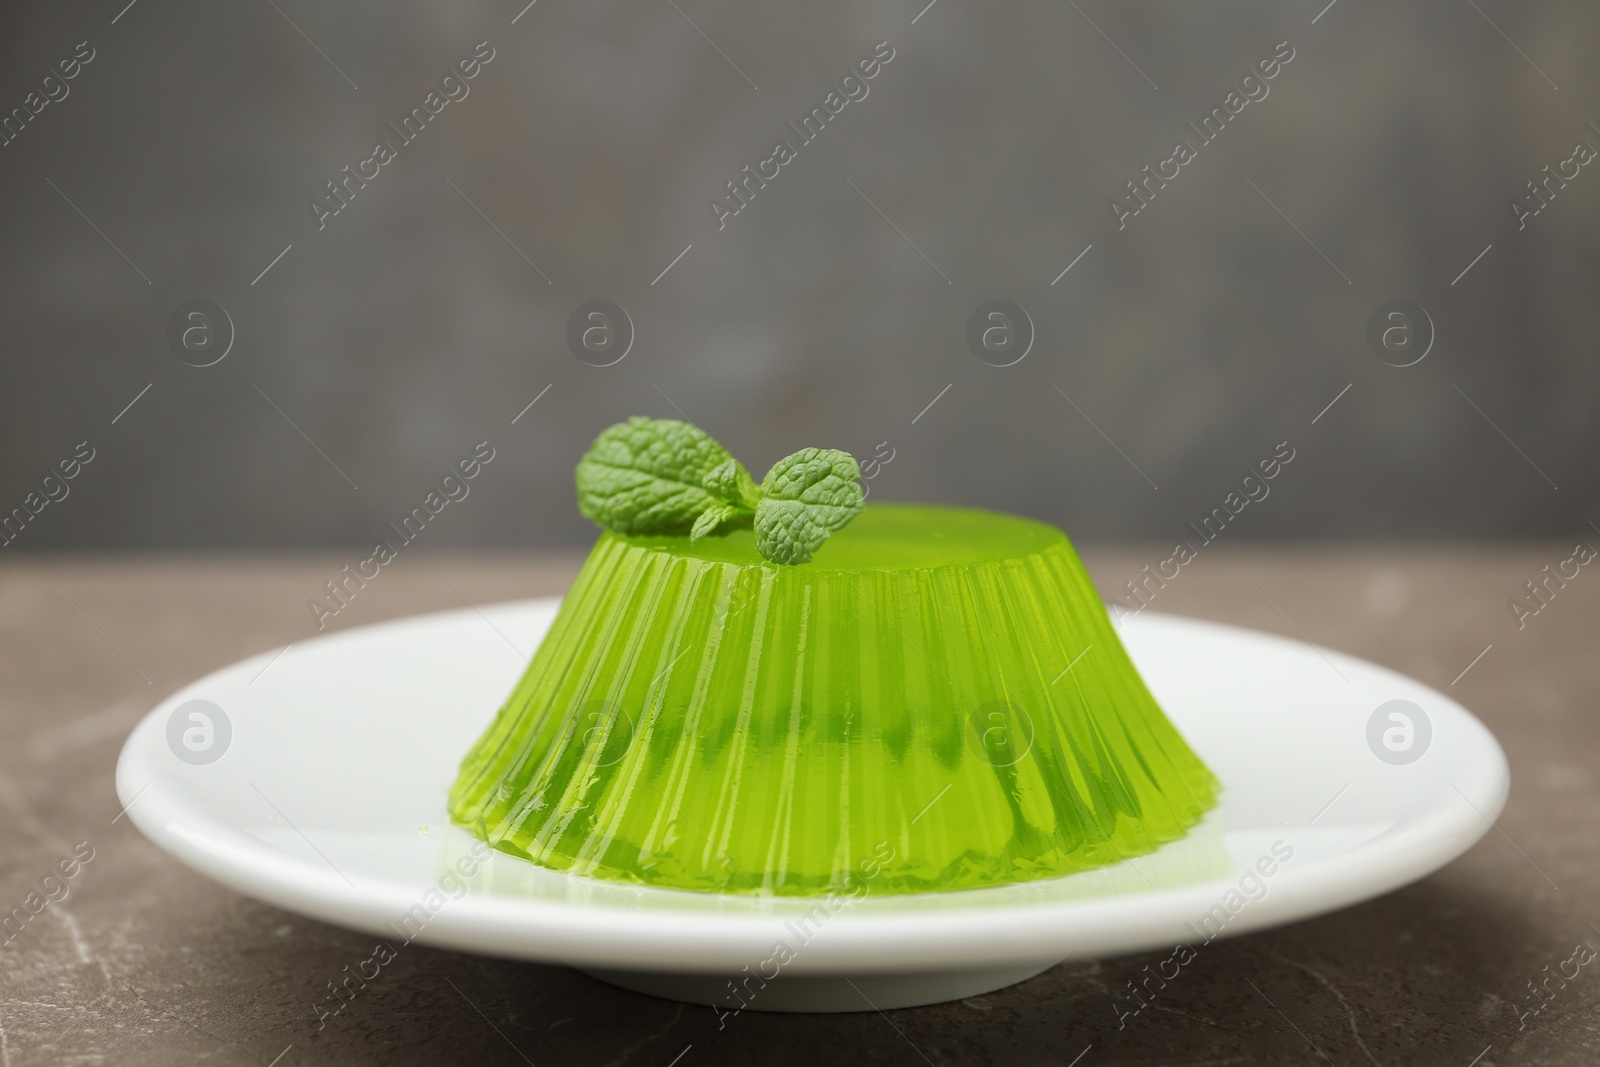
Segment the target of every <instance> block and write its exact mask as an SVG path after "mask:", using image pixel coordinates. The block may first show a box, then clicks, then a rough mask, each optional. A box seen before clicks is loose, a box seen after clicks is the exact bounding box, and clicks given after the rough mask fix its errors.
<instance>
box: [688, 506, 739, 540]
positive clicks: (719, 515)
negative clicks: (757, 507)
mask: <svg viewBox="0 0 1600 1067" xmlns="http://www.w3.org/2000/svg"><path fill="white" fill-rule="evenodd" d="M739 514H741V512H740V510H739V509H738V508H736V507H734V506H733V505H732V504H712V505H711V506H710V507H709V508H706V510H704V511H702V512H701V513H700V517H699V518H698V519H695V520H694V526H693V527H692V528H691V529H690V530H689V540H691V541H698V540H700V538H702V537H704V536H706V535H707V534H709V533H714V532H715V531H716V529H717V527H718V526H721V525H722V524H723V523H725V522H727V521H728V520H729V519H731V518H733V517H734V516H735V515H739ZM746 514H748V513H746Z"/></svg>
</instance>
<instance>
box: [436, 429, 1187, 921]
mask: <svg viewBox="0 0 1600 1067" xmlns="http://www.w3.org/2000/svg"><path fill="white" fill-rule="evenodd" d="M636 421H642V420H636ZM630 425H631V424H630ZM706 440H709V438H706ZM598 447H599V443H597V448H598ZM717 447H718V448H720V446H717ZM816 451H817V450H808V452H811V453H815V452H816ZM679 455H680V458H681V453H679ZM829 455H831V456H835V457H836V456H844V454H843V453H830V454H829ZM711 458H713V459H714V458H717V457H715V456H713V457H711ZM845 459H846V460H848V459H849V457H848V456H845ZM830 462H835V463H837V461H833V460H830ZM780 466H781V465H780ZM849 466H850V467H852V468H853V466H854V461H853V460H849ZM836 469H837V468H836ZM740 470H741V471H742V468H740ZM779 474H780V471H779V469H778V468H774V473H773V474H769V475H768V478H767V480H766V481H765V482H763V483H762V487H760V488H759V489H757V490H756V492H757V493H758V494H759V493H760V492H761V491H762V490H765V489H768V487H770V486H778V485H779V484H780V481H779V480H778V478H777V477H776V476H777V475H779ZM583 477H584V476H583V471H582V468H580V493H581V492H582V491H583V489H584V482H583ZM722 477H723V479H724V481H726V471H724V472H723V476H722ZM691 480H692V479H691ZM746 480H748V479H747V478H746ZM630 484H631V483H630ZM751 484H752V485H753V483H751ZM651 491H655V490H654V489H652V490H651ZM770 492H772V493H773V494H775V495H776V494H777V493H778V490H777V489H771V490H770ZM747 495H748V494H747ZM803 495H804V494H802V496H803ZM750 499H754V498H753V497H752V498H750ZM741 506H742V505H741ZM586 510H587V509H586ZM691 510H692V509H691ZM753 510H754V512H755V515H754V518H753V521H752V520H751V519H750V516H749V514H748V513H746V514H744V515H743V518H744V520H745V521H743V522H741V516H740V515H734V516H732V518H731V525H730V526H727V527H725V528H723V530H722V532H720V533H712V534H709V535H707V534H705V532H704V531H703V530H702V531H700V532H699V533H698V534H697V535H696V536H694V537H691V536H689V535H687V534H685V533H680V534H675V535H668V534H659V533H657V534H650V533H637V532H635V533H625V532H618V531H617V530H616V529H611V530H608V531H606V532H605V533H603V534H602V535H601V537H600V540H599V542H598V544H596V545H595V547H594V550H593V551H592V552H591V554H590V556H589V558H588V561H587V562H586V563H585V564H584V566H583V568H582V570H581V571H580V572H579V574H578V577H577V579H576V581H575V582H574V584H573V586H572V588H571V590H570V591H569V592H568V593H567V596H566V598H565V599H564V601H563V602H562V605H561V608H560V611H559V613H558V614H557V616H556V619H555V621H554V623H553V625H552V626H551V628H550V631H549V633H548V635H547V636H546V637H545V639H544V641H543V643H542V644H541V645H540V646H539V649H538V651H537V652H536V653H535V655H534V658H533V660H532V661H531V663H530V665H529V667H528V670H527V672H526V674H525V675H524V676H523V678H522V680H521V681H520V682H519V683H518V685H517V687H516V689H515V690H514V691H513V692H512V693H511V695H510V697H509V699H507V701H506V703H505V705H504V706H503V707H502V708H501V709H500V712H499V714H498V716H497V717H496V719H495V720H494V722H493V724H492V725H491V726H490V728H489V729H488V731H487V732H486V733H485V734H484V735H483V736H482V737H481V738H480V739H479V741H478V742H477V744H476V745H475V746H474V747H473V749H472V750H471V751H470V752H469V753H468V754H467V756H466V758H465V760H464V761H463V763H462V766H461V772H460V776H459V778H458V779H457V781H456V783H455V785H454V787H453V788H452V790H451V794H450V814H451V817H452V818H453V819H454V820H455V821H456V822H457V823H459V824H460V825H462V826H464V827H466V828H467V829H468V830H469V831H471V832H472V833H474V834H475V835H476V836H478V837H480V838H482V839H483V840H485V841H487V842H489V843H490V844H491V845H493V846H494V847H495V848H497V849H499V850H501V851H504V852H508V853H511V854H514V855H518V856H522V857H524V858H526V859H529V860H531V861H533V862H535V863H537V864H540V865H541V866H544V867H548V868H553V869H556V870H561V871H565V872H568V873H571V874H575V875H582V876H586V877H591V878H602V879H609V880H615V881H624V882H632V883H637V884H644V885H651V886H661V887H671V888H679V889H690V890H701V891H709V892H718V893H740V894H765V895H822V894H825V893H828V892H830V891H840V892H843V891H852V890H854V891H857V892H859V887H860V886H861V885H862V884H863V883H869V884H870V889H871V891H872V892H875V893H916V892H926V891H931V890H953V889H967V888H978V887H985V886H995V885H1002V884H1006V883H1012V882H1021V881H1027V880H1031V879H1038V878H1050V877H1056V876H1060V875H1065V874H1070V873H1072V872H1074V871H1081V870H1085V869H1088V868H1093V867H1100V866H1105V865H1108V864H1113V863H1117V862H1120V861H1121V860H1123V859H1125V858H1127V857H1129V856H1134V855H1138V854H1140V853H1146V852H1149V851H1151V850H1153V849H1155V848H1157V847H1159V846H1160V845H1162V844H1164V843H1166V842H1169V841H1173V840H1175V839H1177V838H1179V837H1182V836H1183V835H1184V834H1185V833H1186V832H1187V831H1188V830H1189V828H1190V827H1192V826H1194V825H1195V823H1197V822H1198V821H1199V820H1200V819H1201V817H1202V816H1203V815H1204V813H1205V812H1206V811H1207V809H1209V808H1210V807H1211V806H1212V805H1213V804H1214V803H1215V801H1216V797H1217V793H1218V789H1219V785H1218V783H1217V780H1216V779H1215V777H1213V775H1212V774H1211V772H1210V771H1209V770H1207V768H1206V767H1205V765H1204V764H1203V763H1202V762H1201V761H1200V759H1199V757H1197V756H1196V755H1195V754H1194V752H1193V751H1191V750H1190V748H1189V746H1188V745H1187V744H1186V743H1185V742H1184V740H1183V738H1182V737H1181V736H1180V735H1179V734H1178V732H1177V730H1176V729H1175V728H1174V727H1173V726H1172V724H1171V723H1170V722H1169V721H1168V720H1167V718H1166V716H1165V715H1164V714H1163V713H1162V711H1161V709H1160V707H1158V706H1157V704H1156V702H1155V700H1154V699H1153V698H1152V697H1151V695H1150V693H1149V691H1148V690H1147V689H1146V687H1145V685H1144V683H1143V682H1142V681H1141V680H1140V678H1139V675H1138V672H1137V671H1136V670H1135V669H1134V666H1133V664H1132V662H1131V661H1130V660H1129V658H1128V655H1127V653H1126V652H1125V651H1124V649H1123V647H1122V644H1121V642H1120V641H1119V640H1118V639H1117V635H1116V633H1115V631H1114V629H1113V628H1112V624H1111V621H1110V618H1109V616H1108V615H1107V612H1106V608H1105V605H1104V603H1103V602H1102V601H1101V599H1100V597H1099V596H1098V595H1097V594H1096V592H1095V590H1094V587H1093V586H1092V584H1091V583H1090V580H1089V576H1088V574H1087V572H1086V571H1085V569H1084V566H1083V564H1082V562H1081V561H1080V560H1079V558H1078V556H1077V553H1076V552H1075V551H1074V550H1073V548H1072V545H1071V544H1070V542H1068V540H1067V538H1066V536H1065V535H1064V534H1062V533H1061V531H1059V530H1057V529H1056V528H1054V527H1052V526H1049V525H1046V524H1044V523H1040V522H1036V521H1033V520H1030V519H1025V518H1020V517H1016V516H1011V515H1002V514H995V513H991V512H985V511H976V510H969V509H962V508H950V507H932V506H913V505H903V504H872V505H870V506H867V507H865V508H864V509H863V508H862V507H861V506H860V503H859V502H857V503H856V504H855V505H854V509H853V510H851V515H852V516H855V517H854V521H850V520H849V519H848V518H847V519H845V521H846V522H848V525H843V526H842V528H837V527H838V526H839V525H842V524H838V523H835V524H834V526H835V529H834V531H833V532H832V534H831V536H828V534H827V533H826V532H824V533H823V534H822V537H823V538H825V540H823V541H822V543H820V545H819V546H818V547H815V548H814V549H811V551H810V552H809V557H808V558H809V561H808V562H804V563H800V564H794V565H790V564H783V563H777V562H773V561H772V559H771V558H770V555H771V552H770V550H768V551H766V552H764V551H763V549H764V548H766V547H767V543H766V541H763V530H764V529H766V530H770V529H772V528H773V526H772V521H770V520H769V519H764V517H763V516H764V515H765V514H766V513H765V512H763V511H762V510H761V507H754V508H753ZM857 512H859V514H858V515H857ZM673 521H674V523H679V524H681V522H682V521H683V520H682V518H681V516H680V517H679V518H677V519H674V520H673ZM764 523H765V525H764ZM703 525H709V524H703ZM768 540H770V536H769V537H768Z"/></svg>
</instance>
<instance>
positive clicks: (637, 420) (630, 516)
mask: <svg viewBox="0 0 1600 1067" xmlns="http://www.w3.org/2000/svg"><path fill="white" fill-rule="evenodd" d="M729 463H734V464H735V466H737V463H736V461H735V460H734V459H733V457H732V456H730V455H728V451H727V449H725V448H723V447H722V446H721V445H719V444H718V443H717V442H716V441H714V440H713V439H712V438H711V437H710V436H709V435H708V434H706V433H705V432H703V431H701V430H699V429H697V428H696V427H694V426H691V425H689V424H688V423H686V422H678V421H676V420H674V419H647V418H643V417H641V416H637V415H636V416H634V417H633V418H631V419H629V420H628V421H627V422H622V423H618V424H617V425H615V426H612V427H610V428H608V429H607V430H605V431H604V432H603V433H601V434H600V436H599V437H597V438H595V441H594V444H592V445H590V446H589V451H588V452H586V453H584V456H583V459H582V460H580V461H579V463H578V470H577V475H576V480H577V484H578V510H579V511H581V512H583V514H584V516H585V517H587V518H589V519H591V520H593V521H594V522H597V523H599V524H600V525H601V526H604V527H606V528H607V529H611V530H616V531H617V532H618V533H625V534H686V533H690V532H691V531H692V530H694V529H695V528H696V520H698V519H699V518H700V517H701V516H702V515H703V514H704V513H705V512H706V511H707V510H708V509H710V508H712V507H716V506H718V505H726V504H728V503H732V501H729V500H727V499H725V498H724V499H719V498H722V497H723V492H724V487H725V486H729V487H732V489H731V491H737V488H738V478H737V473H736V472H730V473H728V474H723V475H720V476H719V480H718V481H717V482H716V485H717V486H718V490H717V492H716V493H715V494H713V493H712V492H708V491H707V488H706V479H707V477H708V476H709V475H710V474H712V472H714V471H721V470H722V468H724V467H726V466H727V464H729ZM739 469H740V470H742V469H743V468H739ZM749 477H750V476H749V475H748V474H746V475H745V480H746V481H748V480H749ZM718 521H720V520H718ZM713 525H715V523H713Z"/></svg>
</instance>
